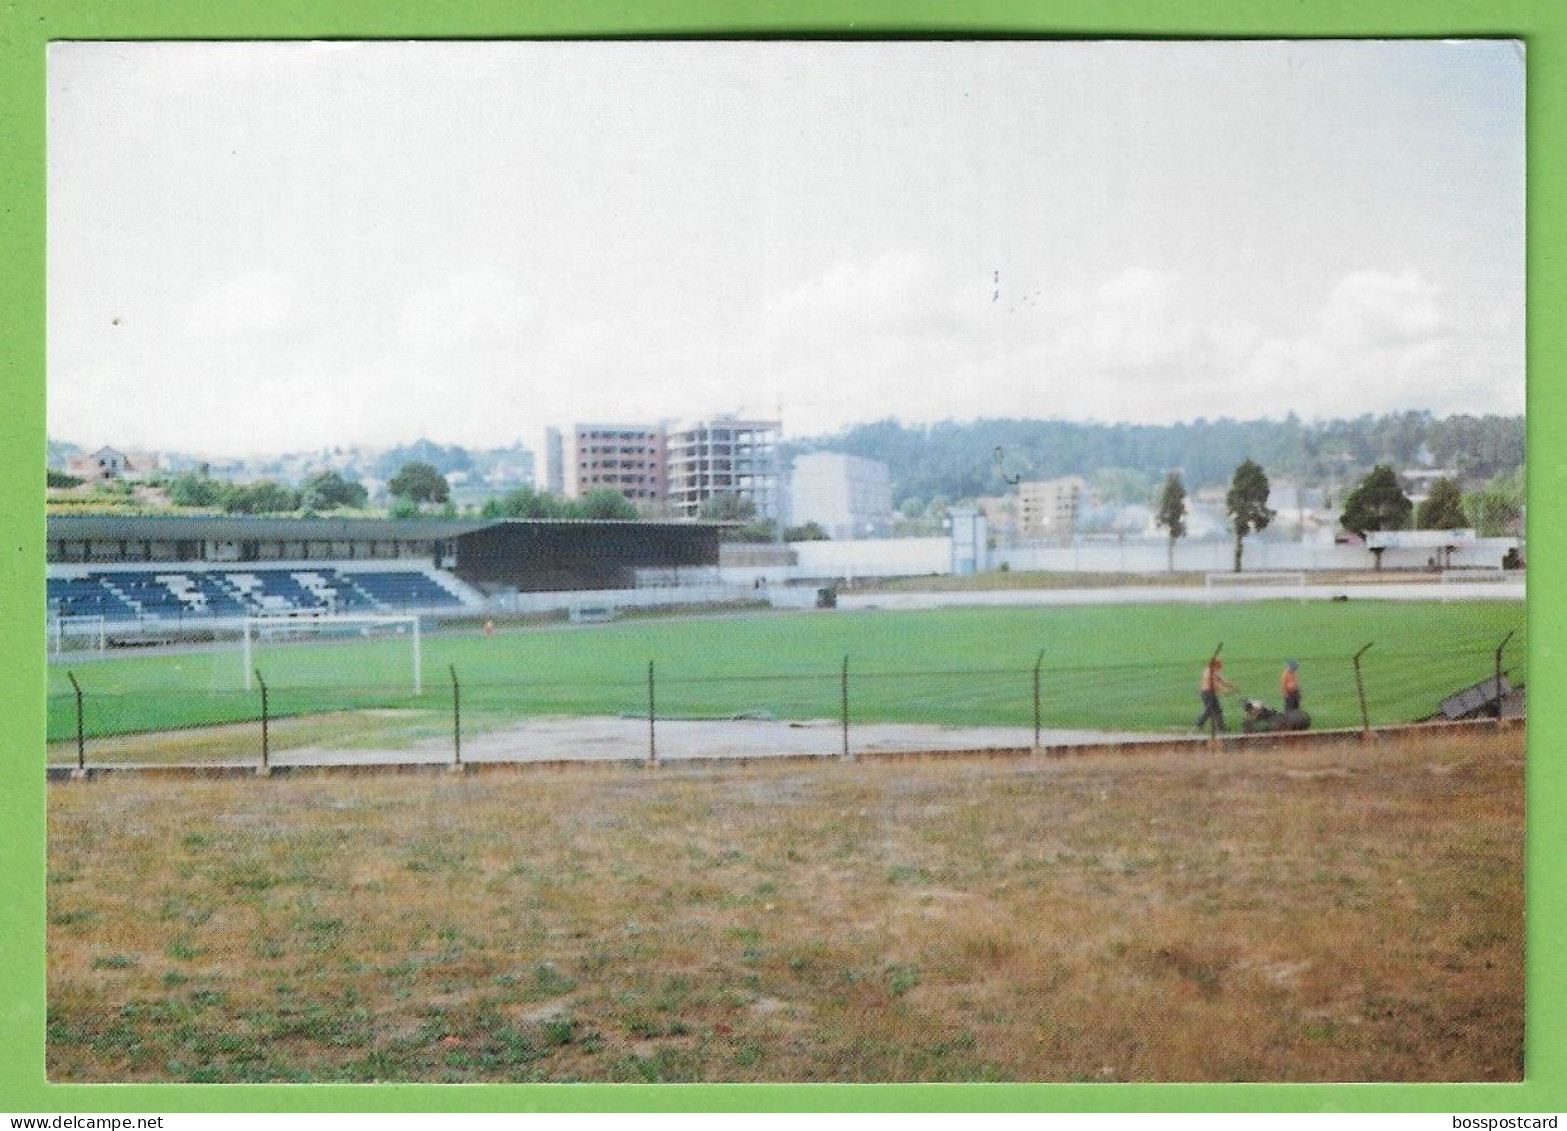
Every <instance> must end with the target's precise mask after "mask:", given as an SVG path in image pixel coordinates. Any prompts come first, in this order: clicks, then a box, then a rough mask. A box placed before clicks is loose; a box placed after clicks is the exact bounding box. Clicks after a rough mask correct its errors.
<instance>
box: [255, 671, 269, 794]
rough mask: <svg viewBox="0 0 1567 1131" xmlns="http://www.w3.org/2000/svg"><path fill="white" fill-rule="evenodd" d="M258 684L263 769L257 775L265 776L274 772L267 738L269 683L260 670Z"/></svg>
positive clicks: (257, 674)
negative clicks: (262, 676) (259, 691)
mask: <svg viewBox="0 0 1567 1131" xmlns="http://www.w3.org/2000/svg"><path fill="white" fill-rule="evenodd" d="M256 683H257V684H259V685H260V687H261V769H260V770H258V771H257V773H259V774H261V775H263V776H265V775H267V774H270V773H271V772H272V765H271V756H270V755H271V751H270V750H269V748H268V736H267V723H268V719H267V681H266V680H264V679H262V678H261V669H260V668H257V669H256Z"/></svg>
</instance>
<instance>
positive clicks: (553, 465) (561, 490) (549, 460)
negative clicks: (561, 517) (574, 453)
mask: <svg viewBox="0 0 1567 1131" xmlns="http://www.w3.org/2000/svg"><path fill="white" fill-rule="evenodd" d="M544 489H545V490H546V491H548V492H549V493H550V494H552V495H555V496H562V495H565V493H566V441H565V438H564V437H563V436H562V435H561V434H560V429H559V428H546V429H545V430H544Z"/></svg>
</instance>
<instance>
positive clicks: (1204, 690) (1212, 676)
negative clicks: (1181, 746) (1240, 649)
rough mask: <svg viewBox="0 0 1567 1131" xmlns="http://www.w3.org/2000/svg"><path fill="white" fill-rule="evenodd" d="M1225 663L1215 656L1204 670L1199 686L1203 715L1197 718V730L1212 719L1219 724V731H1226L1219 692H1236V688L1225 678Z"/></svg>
mask: <svg viewBox="0 0 1567 1131" xmlns="http://www.w3.org/2000/svg"><path fill="white" fill-rule="evenodd" d="M1223 673H1224V661H1223V660H1221V659H1219V657H1217V656H1215V657H1214V658H1213V659H1211V660H1209V661H1208V666H1207V667H1205V668H1203V670H1202V679H1201V680H1200V681H1199V682H1198V684H1197V691H1198V693H1199V694H1200V695H1201V696H1202V714H1201V715H1198V716H1197V728H1198V729H1199V730H1201V729H1202V726H1203V724H1204V723H1206V722H1207V721H1208V720H1209V719H1212V720H1213V721H1214V723H1215V724H1217V729H1219V730H1224V729H1225V726H1224V708H1223V707H1221V706H1220V705H1219V692H1221V691H1235V690H1236V687H1235V685H1234V684H1233V683H1231V682H1230V681H1229V680H1227V679H1225V678H1224V674H1223Z"/></svg>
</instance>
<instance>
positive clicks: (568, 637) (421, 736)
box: [48, 516, 1525, 770]
mask: <svg viewBox="0 0 1567 1131" xmlns="http://www.w3.org/2000/svg"><path fill="white" fill-rule="evenodd" d="M720 529H721V528H720V526H719V525H717V524H689V523H641V522H606V523H594V522H537V521H518V520H511V521H500V522H482V521H469V522H461V521H447V520H412V521H408V520H404V521H393V520H385V521H380V520H373V519H362V520H342V519H269V518H207V517H178V518H167V517H139V516H126V517H121V516H61V517H55V518H52V519H51V522H50V530H49V535H50V551H51V557H52V558H54V559H55V560H54V561H52V562H51V564H50V578H49V587H48V592H49V604H50V615H51V628H50V639H51V643H52V648H53V652H54V657H55V660H56V662H55V663H54V665H53V666H52V670H51V691H52V695H51V711H50V737H51V740H53V742H54V746H53V748H52V759H53V760H54V761H56V762H65V761H69V760H72V758H73V755H74V760H76V761H77V762H78V769H79V770H80V769H85V768H86V766H87V759H86V749H85V747H86V742H85V740H86V739H87V738H88V737H91V738H93V739H95V740H100V739H110V740H112V741H110V742H107V743H104V742H98V741H95V742H94V744H93V746H94V753H95V754H99V755H101V756H102V757H103V758H104V759H107V760H108V761H110V762H114V763H121V764H126V763H136V762H138V761H148V762H152V763H159V764H161V763H168V762H170V761H177V760H181V759H188V758H191V757H192V756H193V755H195V752H198V751H199V750H200V747H201V741H200V739H201V731H200V730H199V729H197V728H200V727H208V728H216V729H211V730H209V732H208V733H209V735H210V737H211V740H212V741H211V748H212V749H211V753H210V754H209V755H207V756H205V757H201V756H199V755H196V756H197V760H198V761H210V762H214V763H217V762H231V761H233V760H234V758H235V755H236V754H238V753H239V752H240V751H241V750H244V749H245V748H246V747H248V746H252V745H254V742H253V737H254V736H252V735H248V734H245V733H243V730H244V729H245V728H240V732H239V733H236V729H235V724H240V723H247V722H255V721H259V720H260V717H261V714H262V713H263V710H262V709H263V707H264V708H265V711H264V713H265V715H266V722H267V734H266V743H265V750H264V751H260V752H259V753H260V754H261V755H262V756H263V757H264V759H265V761H266V763H267V767H268V768H269V769H271V768H274V767H282V766H287V765H290V764H298V765H303V764H310V763H311V762H319V763H321V764H344V763H349V764H351V763H354V762H363V761H367V760H368V761H382V762H399V761H404V760H407V761H413V762H425V761H443V760H451V759H455V758H458V757H460V754H459V750H460V747H461V744H462V742H463V740H464V738H465V737H466V739H467V741H468V759H469V762H470V763H473V762H476V761H486V760H492V759H493V760H503V761H510V760H559V759H570V758H571V757H572V756H573V751H574V750H576V751H578V752H579V754H580V756H583V757H595V758H600V757H605V756H609V754H608V751H611V750H613V751H617V752H618V754H619V756H620V757H623V758H631V759H634V758H643V759H647V760H656V759H657V758H659V757H660V751H659V748H658V741H657V739H658V736H657V733H656V730H653V731H652V732H651V733H649V734H647V735H644V733H643V732H644V730H646V729H647V728H646V727H644V726H643V724H644V723H646V724H649V725H650V726H652V727H655V728H656V725H657V723H658V722H659V721H660V716H661V717H662V721H663V722H664V724H665V728H666V734H665V741H664V744H663V751H662V756H663V757H666V758H667V757H671V756H680V754H682V753H684V754H687V755H693V756H711V755H723V754H731V755H733V754H739V753H746V754H749V755H752V756H760V755H765V754H767V753H778V754H783V753H811V754H840V755H843V754H850V753H854V752H855V751H859V752H869V751H872V750H890V749H906V750H919V749H922V748H930V749H944V748H945V749H950V748H974V749H985V748H1022V747H1027V748H1038V747H1041V746H1049V745H1063V744H1070V743H1072V742H1093V741H1118V742H1125V741H1128V740H1132V739H1142V740H1146V741H1158V740H1168V739H1170V738H1172V737H1180V738H1183V739H1189V738H1190V737H1191V735H1190V730H1191V728H1190V727H1189V726H1188V725H1186V724H1185V723H1184V722H1183V719H1184V717H1185V716H1186V715H1187V714H1188V713H1189V712H1188V707H1189V706H1190V693H1189V689H1188V687H1187V686H1186V685H1187V684H1189V683H1190V673H1191V669H1192V668H1193V666H1194V665H1196V666H1198V667H1200V666H1201V663H1202V662H1203V661H1204V660H1205V659H1206V654H1207V652H1208V651H1210V650H1214V649H1217V648H1219V647H1225V646H1227V647H1228V653H1227V657H1228V659H1229V662H1230V663H1231V668H1230V671H1231V674H1232V678H1233V679H1234V680H1235V681H1237V686H1243V687H1249V688H1251V689H1264V688H1267V687H1268V686H1269V684H1270V683H1271V682H1272V681H1273V678H1274V673H1273V672H1272V671H1270V670H1269V669H1270V666H1273V667H1276V666H1277V665H1279V664H1281V663H1282V662H1283V659H1284V657H1283V656H1281V655H1279V654H1278V646H1277V645H1276V644H1273V643H1271V641H1273V640H1277V639H1279V638H1281V637H1282V639H1284V640H1288V641H1289V642H1290V643H1289V645H1288V647H1289V649H1290V650H1291V653H1292V655H1293V656H1294V657H1295V658H1296V659H1297V660H1298V661H1300V662H1303V663H1304V664H1305V665H1306V670H1307V672H1308V678H1310V679H1312V681H1313V692H1314V694H1313V701H1314V708H1315V712H1316V718H1317V728H1318V729H1319V730H1322V729H1329V730H1331V729H1341V728H1352V727H1355V726H1357V725H1359V726H1361V727H1362V728H1369V727H1371V726H1372V725H1378V726H1386V725H1393V724H1405V723H1412V722H1416V721H1419V720H1430V719H1433V718H1443V717H1445V718H1448V719H1452V718H1457V717H1462V716H1464V715H1474V714H1477V713H1484V711H1485V710H1496V711H1501V710H1502V709H1503V708H1502V705H1501V704H1502V701H1503V700H1505V701H1506V704H1507V706H1506V711H1507V713H1509V714H1518V713H1521V710H1522V707H1521V690H1515V689H1521V686H1522V684H1523V682H1524V673H1523V670H1522V666H1521V664H1522V661H1521V657H1522V655H1523V652H1524V647H1525V641H1524V639H1523V637H1522V636H1521V635H1515V634H1518V633H1520V632H1521V630H1522V628H1523V624H1522V618H1521V617H1520V616H1519V615H1518V606H1517V605H1516V604H1515V603H1514V601H1513V600H1511V599H1509V598H1515V597H1516V595H1517V588H1518V586H1519V585H1520V584H1521V583H1518V582H1510V581H1508V580H1507V579H1506V578H1505V577H1503V578H1502V579H1501V583H1500V584H1498V582H1497V581H1495V580H1489V579H1490V578H1494V577H1495V576H1496V575H1495V574H1493V573H1485V574H1484V576H1485V577H1487V578H1488V580H1486V581H1475V582H1472V583H1468V584H1466V585H1464V586H1461V587H1460V586H1454V585H1447V584H1440V585H1437V586H1434V587H1433V586H1432V585H1431V584H1430V583H1429V582H1428V583H1426V584H1425V585H1424V586H1421V585H1420V584H1418V583H1415V584H1410V583H1406V584H1404V585H1402V586H1399V585H1397V584H1394V585H1389V584H1388V583H1387V582H1386V581H1381V582H1379V585H1380V587H1378V586H1376V585H1371V584H1370V583H1361V584H1358V585H1357V584H1356V583H1354V582H1352V581H1350V582H1340V583H1338V584H1336V585H1335V584H1328V585H1326V586H1322V585H1317V586H1314V587H1312V586H1307V584H1306V577H1307V575H1306V574H1304V573H1299V572H1297V573H1286V572H1282V571H1261V572H1257V573H1252V574H1243V575H1240V577H1239V579H1237V578H1235V577H1233V576H1225V575H1209V576H1208V578H1207V580H1208V581H1209V584H1207V585H1204V586H1203V587H1202V588H1200V589H1199V588H1196V587H1193V586H1188V587H1185V588H1184V589H1182V588H1180V587H1173V586H1165V587H1160V586H1143V587H1133V588H1128V587H1124V586H1122V587H1118V588H1113V589H1101V590H1098V591H1095V590H1093V589H1088V590H1060V591H1055V592H1051V591H1048V590H1047V591H1044V592H1043V593H1040V592H1028V591H1015V592H1011V593H1005V592H1003V593H1000V594H997V593H995V592H993V591H992V592H983V591H964V590H961V589H959V590H946V591H942V590H941V589H939V588H936V589H926V590H924V591H921V590H918V589H915V590H911V591H904V592H898V591H875V590H873V591H870V592H867V591H865V585H866V584H867V583H866V582H865V580H864V578H863V574H864V572H865V569H864V567H863V566H862V569H861V574H862V579H861V585H860V589H859V591H845V592H844V593H843V594H842V595H841V607H838V608H835V609H832V610H821V611H811V610H806V609H801V608H800V607H799V606H800V605H802V604H805V603H807V601H809V602H810V603H813V604H814V603H815V601H814V598H816V597H817V596H818V594H820V593H821V592H822V591H823V586H824V585H825V587H826V588H828V589H832V587H833V586H835V585H842V584H843V582H842V580H841V579H828V578H807V579H806V583H805V584H803V585H802V584H797V585H781V586H772V585H765V586H764V585H761V584H759V583H757V582H754V581H753V583H752V584H749V585H748V584H744V583H742V582H738V581H736V580H735V579H734V578H733V571H730V576H729V579H728V580H727V581H726V580H725V578H726V571H725V570H724V569H723V568H722V567H721V566H720V564H719V561H720V553H719V540H718V539H719V533H720ZM952 556H953V558H954V559H956V558H957V556H958V554H957V548H956V546H954V548H953V551H952ZM749 572H754V571H749ZM1470 572H1479V571H1470ZM1215 581H1216V582H1218V583H1219V587H1217V588H1216V587H1215V586H1214V584H1212V583H1213V582H1215ZM1241 581H1246V582H1249V583H1251V584H1248V585H1247V586H1245V587H1242V586H1241ZM1259 582H1260V583H1262V584H1257V583H1259ZM1437 590H1440V592H1439V593H1438V592H1437ZM832 591H833V592H834V594H835V600H834V601H833V603H834V604H835V605H838V604H840V601H839V600H838V599H836V598H837V596H838V595H837V593H836V589H833V590H832ZM1351 593H1355V594H1357V595H1358V596H1359V597H1368V596H1369V597H1371V598H1375V599H1372V600H1356V601H1355V602H1353V603H1351V602H1349V601H1348V600H1347V598H1348V597H1349V595H1350V594H1351ZM1308 596H1314V597H1318V598H1322V599H1323V600H1308ZM1411 596H1413V597H1416V598H1418V597H1425V598H1427V599H1426V600H1418V599H1416V600H1411V599H1409V598H1410V597H1411ZM1433 596H1435V597H1437V598H1439V599H1431V598H1433ZM1394 597H1396V598H1402V599H1391V598H1394ZM998 598H999V601H1000V602H1001V603H997V599H998ZM1041 598H1043V599H1044V600H1046V601H1048V602H1049V603H1047V604H1035V603H1031V602H1036V601H1038V600H1040V599H1041ZM1128 598H1131V599H1134V600H1136V601H1137V603H1136V604H1135V605H1131V606H1128V605H1126V604H1124V603H1123V602H1125V601H1126V600H1128ZM1330 598H1341V600H1337V601H1334V600H1330ZM1477 598H1478V599H1477ZM1324 601H1326V604H1324ZM778 606H782V608H779V607H778ZM921 606H924V607H921ZM1221 610H1222V611H1221ZM650 614H657V615H650ZM562 622H565V623H564V624H563V623H562ZM585 622H586V623H585ZM572 625H575V626H576V627H577V628H578V629H579V631H562V629H563V628H567V627H569V626H572ZM589 627H591V628H592V629H593V631H585V630H586V629H588V628H589ZM1504 636H1505V637H1509V639H1508V641H1507V644H1508V645H1509V646H1510V648H1511V649H1512V650H1511V652H1510V653H1509V654H1506V655H1503V654H1502V650H1501V649H1500V644H1499V642H1501V641H1503V638H1504ZM1422 640H1424V641H1440V651H1439V653H1433V651H1432V650H1431V649H1430V648H1429V647H1425V646H1422V645H1421V644H1420V643H1419V642H1420V641H1422ZM998 641H1008V642H1016V643H1015V647H1014V648H1013V654H1012V655H1006V654H1005V652H1003V651H1001V650H999V649H998V648H997V647H996V642H998ZM1134 641H1136V642H1139V643H1138V644H1137V646H1135V647H1132V646H1131V645H1132V643H1133V642H1134ZM1365 644H1370V645H1372V646H1373V647H1374V649H1375V651H1374V653H1373V655H1372V656H1371V658H1370V659H1369V660H1367V661H1366V663H1365V664H1364V665H1362V664H1360V662H1359V661H1358V660H1357V661H1355V662H1354V663H1351V659H1352V657H1353V654H1354V653H1355V651H1356V650H1357V649H1359V648H1361V646H1362V645H1365ZM1433 660H1436V661H1438V662H1433ZM72 661H76V662H75V663H74V666H73V664H72ZM1363 669H1364V670H1363ZM1488 676H1489V677H1490V679H1491V683H1490V684H1488V685H1486V686H1487V688H1491V689H1494V690H1495V691H1496V693H1497V694H1496V695H1490V694H1481V695H1480V698H1479V699H1477V700H1476V701H1475V702H1474V703H1468V702H1467V701H1466V702H1465V705H1464V708H1463V710H1461V711H1455V710H1453V709H1452V707H1451V706H1450V705H1449V706H1448V708H1447V712H1446V715H1445V716H1444V714H1443V711H1444V702H1445V701H1446V700H1448V699H1450V698H1451V697H1452V696H1453V695H1454V694H1455V693H1457V692H1459V691H1460V690H1462V689H1464V688H1467V687H1471V686H1475V685H1478V684H1479V683H1480V682H1481V681H1483V680H1485V679H1486V677H1488ZM1367 682H1369V684H1370V688H1371V701H1370V703H1367V702H1366V697H1365V694H1364V692H1365V690H1366V684H1367ZM262 684H265V685H266V687H267V699H266V702H265V704H263V703H262V702H261V699H260V697H259V688H260V686H261V685H262ZM465 684H466V690H467V695H466V698H467V716H466V720H464V719H462V718H461V717H450V718H449V717H448V716H450V715H451V709H452V704H449V703H448V699H450V698H452V697H453V696H455V697H457V699H458V700H459V701H458V702H457V704H456V709H457V710H458V711H460V710H461V702H460V699H461V697H462V695H463V688H464V685H465ZM660 685H662V686H660ZM1482 690H1484V689H1482ZM1262 698H1265V697H1259V698H1258V700H1257V701H1258V702H1260V701H1262ZM1042 700H1043V701H1042ZM1372 704H1374V708H1375V709H1374V710H1373V709H1372ZM660 706H661V707H662V710H660ZM1357 707H1358V708H1359V709H1357ZM1232 711H1234V714H1233V715H1232V719H1233V721H1234V722H1235V723H1236V724H1238V723H1239V718H1238V715H1239V705H1238V704H1237V705H1236V706H1234V707H1232ZM389 712H390V714H389ZM325 717H330V720H331V721H330V725H329V726H327V727H325V729H324V726H323V723H322V721H321V720H322V719H323V718H325ZM573 718H575V719H580V720H584V723H583V726H585V727H586V728H587V729H586V730H585V731H584V734H585V736H587V737H585V738H584V739H583V740H582V741H581V742H578V743H573V742H570V741H563V734H565V733H569V731H570V729H571V728H569V727H565V725H564V720H569V719H573ZM634 720H635V721H634ZM274 722H276V724H277V725H274ZM851 723H853V724H855V728H854V732H853V733H851V731H850V724H851ZM704 724H705V725H704ZM1046 724H1048V726H1047V725H1046ZM639 728H642V729H639ZM464 731H466V734H464ZM334 732H335V733H334ZM170 734H174V735H176V736H177V739H176V740H174V741H170V740H169V738H168V736H169V735H170ZM73 736H74V737H75V738H76V739H78V740H79V741H78V743H77V747H78V748H77V749H76V750H74V751H73V750H72V749H71V746H70V739H71V738H72V737H73ZM1210 737H1212V736H1210ZM590 748H591V749H590ZM170 750H177V751H179V755H178V757H177V758H176V757H175V756H174V755H172V754H171V753H170ZM356 751H357V753H356ZM239 760H240V761H241V762H242V763H244V762H247V761H248V760H247V759H245V758H243V757H241V758H240V759H239Z"/></svg>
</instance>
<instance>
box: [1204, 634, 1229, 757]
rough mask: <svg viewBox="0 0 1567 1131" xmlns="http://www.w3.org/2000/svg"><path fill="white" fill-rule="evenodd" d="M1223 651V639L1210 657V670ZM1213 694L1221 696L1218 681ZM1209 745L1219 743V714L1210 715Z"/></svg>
mask: <svg viewBox="0 0 1567 1131" xmlns="http://www.w3.org/2000/svg"><path fill="white" fill-rule="evenodd" d="M1222 651H1224V641H1222V640H1221V641H1219V646H1218V647H1217V648H1215V649H1214V650H1213V655H1211V656H1209V657H1208V669H1209V671H1212V670H1213V661H1215V660H1217V659H1218V658H1219V653H1220V652H1222ZM1213 695H1214V698H1215V699H1217V698H1218V696H1219V687H1218V684H1217V683H1215V684H1214V688H1213ZM1203 706H1204V707H1207V704H1206V703H1204V704H1203ZM1208 745H1209V746H1215V747H1216V746H1218V745H1219V716H1218V715H1210V716H1209V717H1208Z"/></svg>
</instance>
